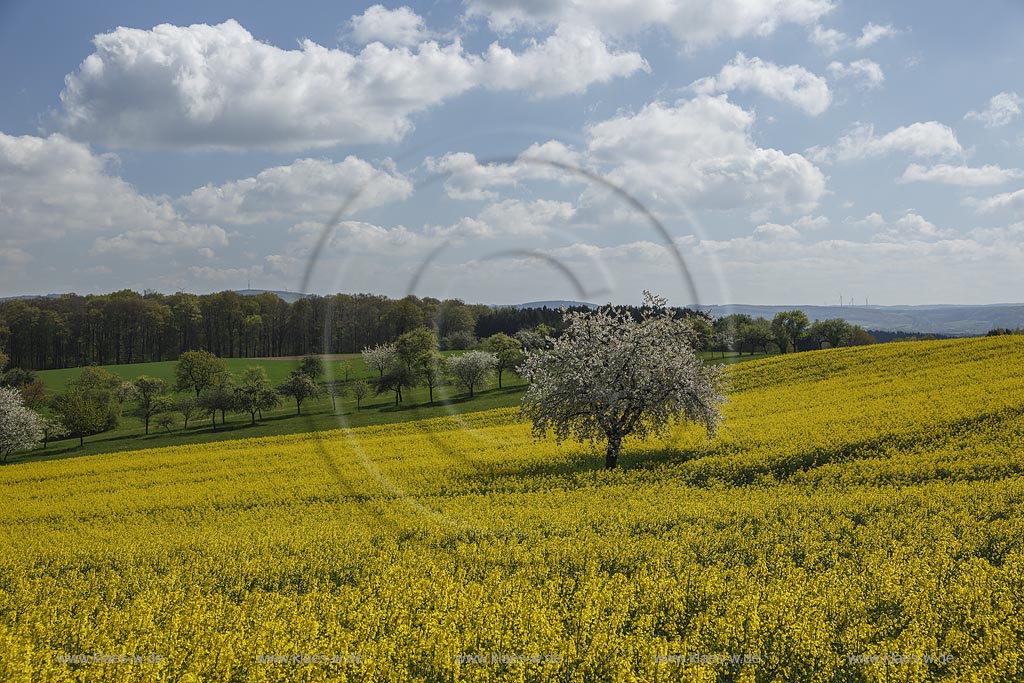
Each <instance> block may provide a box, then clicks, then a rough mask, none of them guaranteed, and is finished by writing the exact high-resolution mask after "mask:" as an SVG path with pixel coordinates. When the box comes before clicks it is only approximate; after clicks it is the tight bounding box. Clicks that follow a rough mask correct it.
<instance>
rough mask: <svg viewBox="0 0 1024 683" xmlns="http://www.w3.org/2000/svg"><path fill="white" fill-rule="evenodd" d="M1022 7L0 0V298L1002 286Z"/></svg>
mask: <svg viewBox="0 0 1024 683" xmlns="http://www.w3.org/2000/svg"><path fill="white" fill-rule="evenodd" d="M1022 34H1024V5H1022V4H1021V3H1019V2H1017V1H1016V0H986V1H985V2H981V3H972V4H970V5H964V4H963V3H958V2H952V1H950V0H942V1H934V0H933V1H930V2H925V1H923V0H908V1H906V2H899V3H893V2H876V1H874V0H867V1H863V2H856V3H855V2H852V0H845V1H844V0H463V1H462V2H457V1H444V0H437V1H435V2H423V3H415V2H410V3H409V4H407V5H403V4H399V3H389V4H387V5H379V4H368V3H344V2H311V3H304V4H301V5H293V4H287V5H286V4H281V3H248V2H218V3H213V2H190V1H181V0H177V1H175V2H173V3H172V2H160V1H154V2H145V3H139V2H120V1H118V0H110V1H106V2H103V3H78V2H31V3H30V2H21V1H18V0H7V1H3V2H0V64H2V65H3V67H2V69H0V93H2V95H3V102H4V105H3V106H2V107H0V296H14V295H29V294H47V293H55V292H72V291H73V292H78V293H80V294H85V293H102V292H109V291H116V290H119V289H124V288H132V289H135V290H138V291H144V290H155V291H161V292H167V293H170V292H175V291H189V292H196V293H205V292H212V291H220V290H224V289H245V288H247V287H252V288H259V289H280V290H290V291H304V292H315V293H332V292H351V293H354V292H373V293H380V294H386V295H388V296H395V297H399V296H404V295H406V294H416V295H419V296H435V297H438V298H450V297H451V298H460V299H463V300H465V301H468V302H473V303H496V304H502V303H517V302H524V301H535V300H553V299H571V300H583V301H591V302H595V303H604V302H607V301H613V302H617V303H637V302H639V301H640V300H641V299H642V296H643V295H642V292H643V291H644V290H651V291H653V292H655V293H658V294H661V295H664V296H666V297H668V299H669V301H670V302H671V303H674V304H694V303H699V304H723V303H748V304H804V305H820V304H838V303H841V302H842V303H854V304H865V303H870V304H873V305H884V304H934V303H957V304H968V303H973V304H978V303H1005V302H1020V301H1024V292H1022V289H1024V288H1022V284H1024V276H1022V272H1024V246H1022V242H1024V160H1022V156H1024V115H1022V112H1024V75H1022V72H1021V70H1020V64H1021V63H1022V61H1024V49H1022V48H1021V46H1020V41H1019V36H1020V35H1022Z"/></svg>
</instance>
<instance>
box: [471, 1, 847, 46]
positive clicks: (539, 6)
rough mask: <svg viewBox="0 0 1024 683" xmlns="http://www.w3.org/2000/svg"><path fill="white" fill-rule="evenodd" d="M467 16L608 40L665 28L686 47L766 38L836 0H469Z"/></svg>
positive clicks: (498, 25)
mask: <svg viewBox="0 0 1024 683" xmlns="http://www.w3.org/2000/svg"><path fill="white" fill-rule="evenodd" d="M465 5H466V12H467V14H468V15H469V16H484V17H486V18H487V20H488V22H489V24H490V26H491V27H492V28H493V29H495V30H498V31H510V30H514V29H517V28H522V27H537V26H554V25H557V24H562V23H570V24H574V25H586V26H594V27H596V28H597V29H599V30H600V31H602V32H603V33H605V34H608V35H628V34H633V33H637V32H639V31H642V30H644V29H646V28H650V27H654V26H658V27H663V28H665V29H667V30H668V31H669V33H670V34H671V35H672V36H674V37H675V39H676V40H678V41H679V42H681V43H683V44H684V45H686V46H688V47H700V46H704V45H708V44H710V43H714V42H716V41H719V40H723V39H728V38H733V39H735V38H742V37H744V36H767V35H770V34H771V33H773V32H774V31H775V30H776V29H777V28H778V27H779V26H781V25H783V24H789V23H795V24H804V25H807V24H813V23H815V22H816V21H818V20H819V19H820V18H821V17H822V16H824V15H825V14H827V13H828V12H829V11H831V10H832V9H833V7H834V6H835V5H834V2H833V1H832V0H743V1H742V2H738V1H736V0H726V1H723V0H642V1H641V2H636V1H635V0H603V1H602V2H588V1H586V0H547V1H546V2H537V1H536V0H466V2H465Z"/></svg>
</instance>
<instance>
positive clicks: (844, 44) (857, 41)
mask: <svg viewBox="0 0 1024 683" xmlns="http://www.w3.org/2000/svg"><path fill="white" fill-rule="evenodd" d="M898 34H899V31H898V30H896V29H895V28H893V27H892V25H891V24H885V25H884V26H883V25H881V24H875V23H871V22H869V23H867V24H865V25H864V28H862V29H861V32H860V36H858V37H857V38H854V39H851V38H850V36H848V35H846V34H845V33H843V32H842V31H838V30H836V29H834V28H825V27H824V26H821V25H820V24H816V25H815V26H814V27H813V28H812V29H811V32H810V35H809V38H810V41H811V43H813V44H814V45H815V46H816V47H818V48H819V49H820V50H821V51H822V52H824V53H825V54H829V55H831V54H834V53H836V52H839V51H840V50H843V49H846V48H850V47H855V48H858V49H861V50H862V49H864V48H867V47H871V46H872V45H874V44H875V43H877V42H878V41H879V40H881V39H882V38H890V37H892V36H895V35H898Z"/></svg>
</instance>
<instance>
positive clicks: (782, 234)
mask: <svg viewBox="0 0 1024 683" xmlns="http://www.w3.org/2000/svg"><path fill="white" fill-rule="evenodd" d="M754 236H755V237H760V238H762V239H775V240H792V239H796V238H798V237H800V231H799V230H797V229H796V228H794V227H793V226H792V225H782V224H779V223H762V224H761V225H759V226H757V227H756V228H754Z"/></svg>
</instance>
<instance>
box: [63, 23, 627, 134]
mask: <svg viewBox="0 0 1024 683" xmlns="http://www.w3.org/2000/svg"><path fill="white" fill-rule="evenodd" d="M93 43H94V45H95V52H93V53H92V54H91V55H89V56H88V57H87V58H86V59H85V61H83V62H82V64H81V66H80V67H79V69H78V71H76V72H74V73H72V74H70V75H68V76H67V77H66V78H65V87H64V90H63V92H62V93H61V101H62V103H63V111H62V112H61V114H60V116H59V121H60V123H61V124H62V125H63V127H64V129H65V130H66V131H67V132H69V133H70V134H72V135H74V136H76V137H82V138H87V139H89V140H92V141H96V142H101V143H104V144H107V145H110V146H113V147H141V148H181V147H198V148H226V149H231V148H240V149H253V148H265V149H279V150H298V149H307V148H312V147H329V146H333V145H338V144H349V143H370V142H394V141H396V140H398V139H400V138H402V137H403V136H404V135H405V134H406V133H407V132H408V131H409V130H410V129H411V128H412V125H413V124H412V120H411V117H412V115H414V114H416V113H417V112H420V111H423V110H425V109H427V108H429V107H432V106H435V105H437V104H440V103H441V102H443V101H445V100H447V99H449V98H451V97H454V96H456V95H458V94H460V93H463V92H465V91H467V90H470V89H472V88H476V87H485V88H494V89H503V90H507V89H520V88H522V89H526V90H527V91H528V92H529V93H530V94H531V95H533V96H550V95H556V94H563V93H576V92H581V91H582V90H584V89H586V87H587V86H589V85H590V84H592V83H595V82H605V81H608V80H609V79H611V78H614V77H617V76H622V75H628V74H630V73H633V72H634V71H636V70H638V69H642V68H645V63H644V62H643V60H642V58H641V57H640V56H639V55H637V54H636V53H626V52H615V53H612V52H610V51H609V50H608V48H607V47H606V46H605V44H604V42H603V41H602V40H601V38H600V36H597V35H595V34H593V33H592V32H588V31H586V30H582V29H579V30H578V29H569V28H566V29H562V30H559V31H556V32H555V34H554V35H552V36H551V37H550V38H548V39H547V40H546V41H545V42H544V43H540V44H534V45H532V46H531V47H529V48H527V50H526V51H525V52H523V53H520V54H514V53H511V52H509V51H507V50H504V49H502V48H500V46H498V45H492V46H491V48H490V49H489V51H488V52H487V53H486V54H485V55H483V56H479V55H471V54H466V53H465V52H464V51H463V49H462V45H461V43H460V42H458V41H455V42H453V43H452V44H450V45H446V46H441V45H439V44H438V43H436V42H433V41H428V42H422V43H420V44H419V45H418V46H417V47H416V48H415V49H410V48H408V47H405V46H399V47H388V46H386V45H384V44H382V43H379V42H374V43H371V44H369V45H367V46H366V47H364V48H363V49H362V51H360V52H359V53H358V54H350V53H348V52H345V51H344V50H339V49H332V48H327V47H324V46H322V45H318V44H316V43H314V42H312V41H310V40H304V41H303V42H302V44H301V49H298V50H282V49H280V48H278V47H275V46H273V45H268V44H266V43H263V42H260V41H258V40H256V39H255V38H254V37H253V36H252V34H250V33H249V32H248V31H247V30H246V29H245V28H243V27H242V26H241V25H240V24H238V22H236V21H234V20H228V21H225V22H224V23H222V24H218V25H216V26H209V25H206V24H194V25H192V26H174V25H171V24H161V25H159V26H156V27H155V28H153V29H152V30H140V29H131V28H123V27H122V28H117V29H115V30H114V31H112V32H110V33H104V34H101V35H98V36H96V37H95V38H94V39H93ZM552 60H554V61H552Z"/></svg>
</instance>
